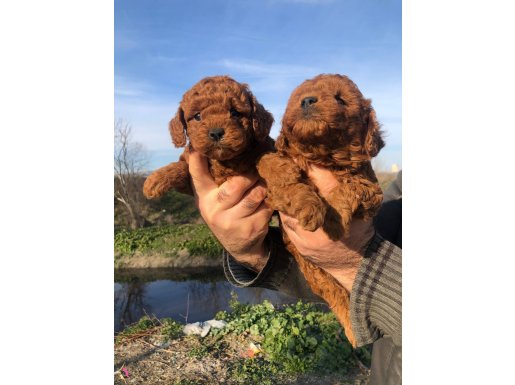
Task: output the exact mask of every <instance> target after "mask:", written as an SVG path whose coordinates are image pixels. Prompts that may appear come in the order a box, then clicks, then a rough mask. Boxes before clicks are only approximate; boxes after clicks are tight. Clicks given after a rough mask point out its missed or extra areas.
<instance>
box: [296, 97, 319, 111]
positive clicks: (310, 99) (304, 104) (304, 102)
mask: <svg viewBox="0 0 515 385" xmlns="http://www.w3.org/2000/svg"><path fill="white" fill-rule="evenodd" d="M316 102H318V99H317V98H316V97H315V96H308V97H307V98H304V99H302V102H300V106H301V107H302V109H303V110H306V109H308V108H309V107H310V106H311V105H313V104H315V103H316Z"/></svg>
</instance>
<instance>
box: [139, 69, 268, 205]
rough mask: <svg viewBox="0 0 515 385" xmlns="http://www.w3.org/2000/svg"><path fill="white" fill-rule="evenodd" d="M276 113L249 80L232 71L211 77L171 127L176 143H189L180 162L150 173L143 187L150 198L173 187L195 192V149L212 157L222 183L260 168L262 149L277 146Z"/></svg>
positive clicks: (195, 91) (190, 95)
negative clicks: (242, 80)
mask: <svg viewBox="0 0 515 385" xmlns="http://www.w3.org/2000/svg"><path fill="white" fill-rule="evenodd" d="M272 123H273V117H272V115H271V114H270V113H269V112H268V111H266V110H265V108H264V107H263V106H262V105H261V104H260V103H259V102H258V101H257V100H256V98H255V97H254V95H253V94H252V93H251V92H250V90H249V88H248V86H247V85H246V84H241V83H238V82H237V81H235V80H233V79H231V78H230V77H229V76H213V77H206V78H204V79H202V80H200V81H199V82H198V83H197V84H195V85H194V86H193V87H192V88H191V89H190V90H188V91H187V92H186V93H185V94H184V96H183V98H182V101H181V102H180V105H179V109H178V110H177V113H176V115H175V117H174V118H173V119H172V120H171V121H170V124H169V130H170V134H171V137H172V141H173V144H174V145H175V147H185V146H186V143H187V141H188V140H189V143H188V145H187V146H186V148H185V150H184V152H183V154H182V155H181V156H180V158H179V161H178V162H174V163H170V164H169V165H167V166H164V167H162V168H160V169H158V170H156V171H154V172H153V173H152V174H150V175H149V176H148V178H147V179H146V180H145V183H144V185H143V193H144V194H145V196H146V197H147V198H149V199H152V198H158V197H161V196H163V195H164V194H165V193H166V192H167V191H169V190H171V189H176V190H177V191H179V192H182V193H186V194H190V195H193V191H192V189H191V185H190V176H189V172H188V163H187V161H188V155H189V153H190V152H191V151H192V150H194V151H197V152H199V153H201V154H202V155H204V156H206V157H207V158H208V163H209V170H210V173H211V175H212V176H213V178H214V180H215V182H216V183H217V184H218V185H220V184H222V183H223V182H225V180H226V179H227V178H228V177H230V176H234V175H241V174H246V173H256V164H257V161H258V160H259V158H260V157H261V155H263V154H264V153H265V152H267V151H272V150H273V148H274V141H273V139H272V138H270V137H269V133H270V128H271V127H272Z"/></svg>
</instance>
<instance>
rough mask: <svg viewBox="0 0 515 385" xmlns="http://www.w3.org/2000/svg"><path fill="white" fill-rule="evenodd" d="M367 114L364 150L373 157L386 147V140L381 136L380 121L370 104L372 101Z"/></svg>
mask: <svg viewBox="0 0 515 385" xmlns="http://www.w3.org/2000/svg"><path fill="white" fill-rule="evenodd" d="M366 114H367V115H368V116H367V115H365V122H364V123H365V132H366V135H364V137H365V138H364V141H363V151H364V152H365V153H366V154H368V155H369V156H370V157H371V158H373V157H374V156H376V155H377V154H378V153H379V150H381V149H382V148H383V147H384V140H383V138H382V137H381V134H382V131H381V129H380V128H381V127H380V125H379V123H378V122H377V119H376V112H375V111H374V109H373V108H372V106H370V102H369V103H368V107H367V108H366Z"/></svg>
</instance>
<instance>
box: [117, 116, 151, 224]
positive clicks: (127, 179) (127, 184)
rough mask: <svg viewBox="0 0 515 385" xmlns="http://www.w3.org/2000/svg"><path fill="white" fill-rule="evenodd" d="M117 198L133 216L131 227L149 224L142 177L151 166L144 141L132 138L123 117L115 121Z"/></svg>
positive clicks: (129, 127) (129, 128)
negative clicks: (145, 208)
mask: <svg viewBox="0 0 515 385" xmlns="http://www.w3.org/2000/svg"><path fill="white" fill-rule="evenodd" d="M114 139H115V140H114V142H115V147H114V175H115V191H114V196H115V198H116V199H117V200H118V201H119V202H121V203H122V204H123V205H124V206H125V208H126V210H127V213H128V214H129V217H130V218H131V228H133V229H135V228H139V227H143V226H144V225H145V222H146V220H145V218H144V217H143V214H142V207H143V202H144V199H145V198H144V197H143V194H142V192H141V183H140V182H141V180H142V178H143V176H144V173H145V171H146V167H147V165H148V160H149V158H148V154H147V152H146V151H145V149H144V148H143V146H142V145H141V143H137V142H133V141H132V127H131V125H130V124H129V123H127V122H125V121H124V120H122V119H118V120H116V121H115V123H114Z"/></svg>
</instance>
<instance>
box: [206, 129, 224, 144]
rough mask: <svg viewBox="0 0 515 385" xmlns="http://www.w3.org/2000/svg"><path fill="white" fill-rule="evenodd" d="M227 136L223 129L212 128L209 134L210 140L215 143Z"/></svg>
mask: <svg viewBox="0 0 515 385" xmlns="http://www.w3.org/2000/svg"><path fill="white" fill-rule="evenodd" d="M224 134H225V130H224V129H223V128H211V129H210V130H209V132H208V134H207V135H208V136H209V139H211V140H212V141H213V142H219V141H220V140H221V139H222V138H223V137H224Z"/></svg>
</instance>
